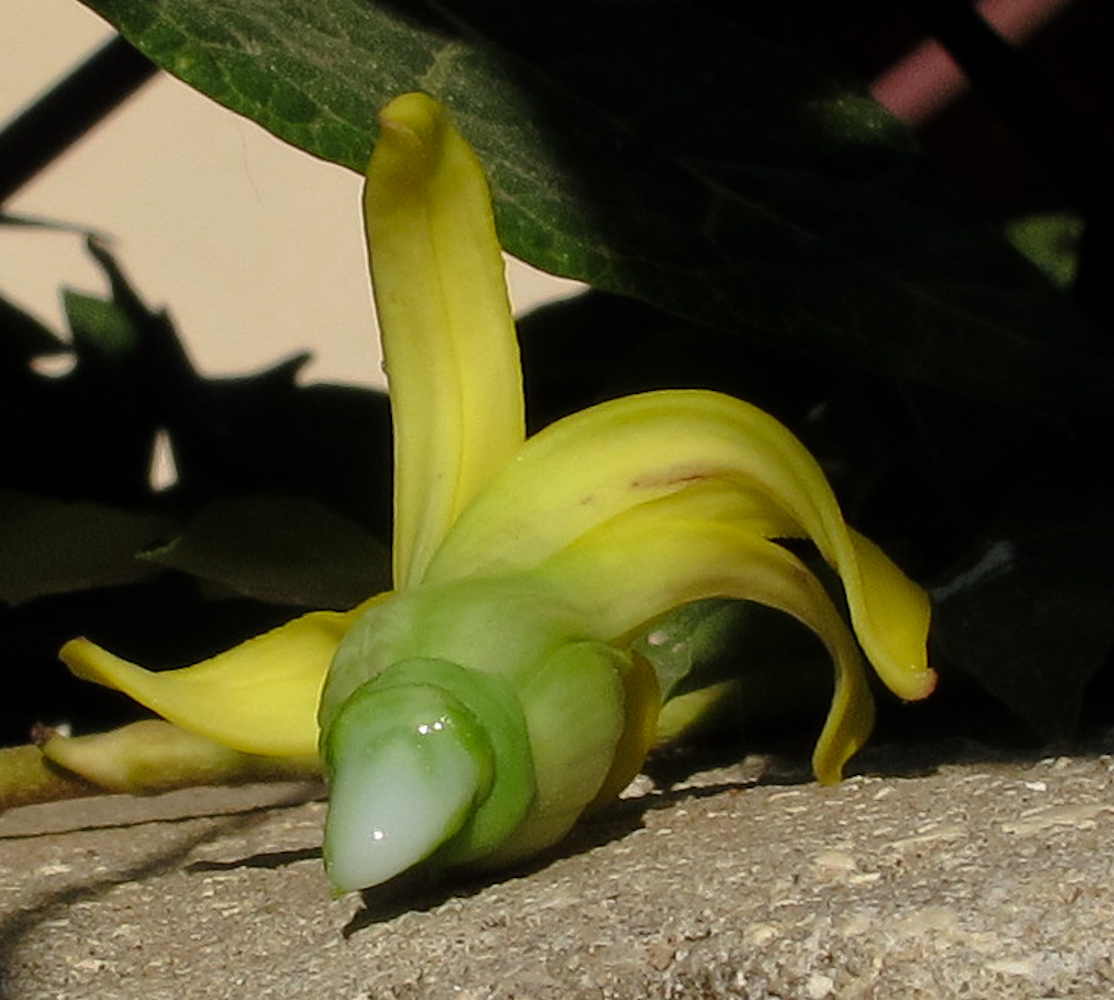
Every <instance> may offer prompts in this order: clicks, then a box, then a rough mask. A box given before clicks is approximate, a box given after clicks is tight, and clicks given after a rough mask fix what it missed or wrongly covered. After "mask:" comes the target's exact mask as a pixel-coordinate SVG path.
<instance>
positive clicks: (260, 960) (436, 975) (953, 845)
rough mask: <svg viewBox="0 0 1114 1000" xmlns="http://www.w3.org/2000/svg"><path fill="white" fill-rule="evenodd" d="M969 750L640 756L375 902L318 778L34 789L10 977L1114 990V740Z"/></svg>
mask: <svg viewBox="0 0 1114 1000" xmlns="http://www.w3.org/2000/svg"><path fill="white" fill-rule="evenodd" d="M937 749H938V748H937ZM966 757H967V760H966V762H961V763H950V764H944V765H941V766H939V767H935V768H933V769H932V770H931V773H927V774H924V775H923V776H918V777H902V776H894V765H893V761H892V759H890V760H889V762H887V758H886V755H885V754H881V755H875V757H873V758H871V759H868V761H867V762H866V766H867V768H868V773H867V775H866V776H860V777H856V778H852V779H850V780H848V781H847V782H845V783H844V784H843V785H841V786H838V787H835V788H820V787H818V786H816V785H814V784H807V783H802V782H800V781H799V780H798V779H797V778H796V777H795V776H794V775H792V774H791V773H787V772H786V771H785V769H784V768H782V769H781V770H780V771H779V767H778V762H777V761H771V760H769V759H759V758H748V759H747V760H746V761H744V762H743V763H741V764H739V765H735V766H731V767H727V768H720V769H713V770H705V771H702V772H700V773H698V774H695V775H690V776H688V777H687V778H685V779H683V780H673V781H665V782H663V783H661V784H659V787H658V788H656V789H651V788H650V787H649V783H648V782H645V781H644V782H643V784H642V787H641V795H640V796H638V797H635V798H630V799H627V800H625V801H623V802H621V803H619V804H617V805H616V806H615V807H614V808H613V809H612V810H610V811H609V812H608V813H607V814H606V815H604V816H603V817H601V818H600V819H599V820H597V821H596V822H594V823H589V824H586V825H585V826H584V828H583V829H582V830H581V831H580V832H579V833H578V835H577V840H576V841H575V842H574V844H572V845H570V851H569V852H567V853H564V854H562V855H561V856H559V857H556V858H553V859H550V860H548V861H547V862H545V863H544V864H541V865H539V866H537V867H536V868H535V869H533V870H532V871H530V872H526V873H521V872H520V873H516V874H511V875H506V876H504V877H502V878H499V879H487V880H481V881H472V882H464V883H457V884H455V885H453V886H449V887H447V888H446V887H443V886H442V887H438V886H428V885H427V886H418V885H400V886H398V887H395V888H394V889H393V891H392V892H389V893H386V894H382V893H381V894H379V895H378V896H376V897H369V899H367V900H361V899H359V898H357V897H349V898H346V899H342V900H340V901H333V900H331V899H330V898H329V896H328V893H327V890H326V886H325V883H324V879H323V876H322V872H321V866H320V860H319V852H318V845H319V842H320V840H319V838H320V826H321V822H322V818H323V814H324V806H323V804H322V803H321V802H320V801H319V800H316V799H313V798H309V799H308V800H307V797H308V796H312V795H313V794H314V792H315V789H312V788H307V787H299V786H290V785H287V786H271V787H257V788H252V789H247V790H243V789H241V790H235V791H233V790H194V791H190V792H185V793H175V794H173V795H168V796H163V797H161V798H159V799H152V800H130V799H126V798H105V799H99V800H86V801H79V802H69V803H59V804H57V805H53V806H49V807H44V806H39V807H28V808H25V809H21V810H13V811H12V812H10V813H8V814H6V815H4V816H0V1000H84V998H89V1000H92V998H96V1000H130V998H136V1000H139V998H142V1000H170V998H173V1000H179V998H181V997H187V996H195V997H205V998H207V1000H220V998H226V997H236V998H244V997H251V998H255V997H260V998H262V997H272V996H279V997H283V998H284V1000H301V998H306V1000H310V998H312V1000H323V998H330V1000H332V998H336V1000H359V998H374V1000H380V998H384V1000H387V998H397V1000H403V998H406V1000H411V998H413V1000H419V998H434V997H437V998H442V997H447V998H461V1000H480V998H484V1000H488V998H490V1000H496V998H498V1000H511V998H514V1000H527V998H530V1000H558V998H560V1000H577V998H593V1000H600V998H611V997H614V998H632V1000H633V998H641V997H647V998H677V997H741V998H747V1000H773V998H783V1000H791V998H792V1000H798V998H800V1000H826V998H829V997H831V998H840V1000H845V998H879V1000H881V998H886V1000H892V998H945V997H947V998H951V997H963V996H970V997H996V998H1013V997H1019V998H1020V997H1024V998H1027V1000H1033V998H1047V1000H1052V998H1058V997H1087V998H1094V997H1101V996H1114V964H1112V957H1111V956H1112V948H1114V945H1112V942H1114V935H1112V934H1111V928H1112V927H1114V847H1112V845H1114V760H1112V758H1111V757H1110V756H1109V755H1106V754H1102V753H1097V754H1091V755H1087V756H1079V757H1068V756H1064V757H1053V758H1046V759H1043V760H1039V761H1027V762H1017V761H1014V762H1002V761H992V760H989V759H988V758H989V755H987V754H980V752H979V751H978V750H977V748H976V749H975V750H974V751H973V752H968V753H967V754H966ZM925 759H926V760H932V759H936V760H939V759H941V757H940V754H939V753H935V755H934V752H933V751H928V752H926V755H925ZM872 762H873V766H874V770H875V773H873V774H871V773H870V771H869V768H870V767H871V766H872ZM903 769H904V773H906V774H908V773H910V771H909V770H908V768H907V767H906V765H905V764H901V765H899V766H898V771H899V772H900V771H901V770H903ZM384 895H385V896H386V898H384Z"/></svg>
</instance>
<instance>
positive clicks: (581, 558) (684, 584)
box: [537, 482, 874, 782]
mask: <svg viewBox="0 0 1114 1000" xmlns="http://www.w3.org/2000/svg"><path fill="white" fill-rule="evenodd" d="M754 514H755V504H754V502H753V498H751V497H748V496H747V495H746V494H745V492H740V491H739V490H737V489H733V488H732V487H731V486H730V485H729V484H724V483H714V482H713V483H709V484H704V485H699V486H691V487H688V488H687V489H685V490H683V491H681V492H678V493H675V494H673V495H670V496H666V497H662V498H660V499H658V500H656V501H651V502H648V503H645V504H643V505H640V506H638V507H634V508H632V509H630V510H628V511H626V512H624V513H622V514H619V515H617V516H616V517H614V518H612V519H611V520H610V521H608V522H607V523H606V524H604V525H602V526H600V527H599V528H597V529H596V530H595V531H592V532H591V533H589V534H587V535H585V536H584V537H583V538H582V539H580V540H579V541H578V542H576V543H574V544H573V545H571V546H569V547H568V548H567V549H565V550H564V551H562V552H560V553H559V554H557V555H555V556H553V557H552V558H551V559H549V560H548V561H546V562H545V563H544V564H543V565H542V566H541V567H539V569H538V571H537V572H538V573H539V574H541V575H542V576H544V577H545V578H546V579H548V580H551V581H553V582H554V583H555V584H556V583H559V584H560V585H561V586H562V588H563V589H564V591H565V593H566V594H567V595H569V600H571V601H575V602H576V603H577V604H579V605H580V606H581V607H582V609H583V615H584V620H585V622H590V624H591V628H592V629H593V630H597V629H598V630H599V636H600V638H604V639H610V640H612V641H618V642H620V643H621V642H622V641H623V640H624V639H626V638H629V637H630V636H631V635H632V634H633V633H635V632H638V631H641V630H643V629H644V628H645V627H646V626H647V625H648V624H649V623H651V622H652V621H653V620H654V619H655V618H657V617H659V616H661V615H663V614H665V613H666V612H667V611H669V610H671V609H673V608H676V607H679V606H681V605H683V604H687V603H689V602H691V601H697V600H701V599H703V598H708V597H729V598H736V599H740V600H751V601H757V602H759V603H761V604H765V605H767V606H768V607H772V608H777V609H779V610H781V611H784V612H786V613H787V614H790V615H792V616H793V617H794V618H796V619H797V620H798V621H800V622H802V623H803V624H804V625H806V626H808V627H809V628H810V629H812V631H813V632H815V633H816V635H817V636H818V637H819V638H820V640H821V641H822V642H823V643H824V645H825V646H826V647H827V649H828V652H829V654H830V655H831V657H832V662H833V664H834V667H835V687H834V692H833V696H832V704H831V708H830V709H829V712H828V717H827V720H826V722H825V725H824V728H823V731H822V732H821V734H820V737H819V740H818V741H817V745H816V750H815V752H814V754H813V768H814V770H815V772H816V776H817V778H819V780H820V781H822V782H834V781H838V780H839V779H840V776H841V773H842V768H843V765H844V764H845V763H846V762H847V760H848V759H849V758H850V757H851V756H852V754H854V753H855V752H856V751H857V750H858V749H859V748H860V747H861V746H862V745H863V743H864V742H865V741H866V739H867V737H868V736H869V734H870V730H871V727H872V725H873V721H874V702H873V699H872V697H871V694H870V690H869V688H868V687H867V683H866V675H865V672H864V669H863V663H862V659H861V657H860V654H859V650H858V647H857V645H856V643H855V639H854V637H853V636H852V634H851V632H850V630H849V629H848V627H847V625H846V624H845V623H844V621H843V618H842V617H841V616H840V614H839V611H838V610H837V609H836V607H835V605H834V604H833V603H832V601H831V598H830V597H829V596H828V594H827V592H826V591H825V590H824V587H823V586H822V585H821V583H820V581H819V580H817V579H816V577H815V576H814V575H813V574H812V572H811V571H809V569H808V568H807V567H806V566H805V565H804V564H803V563H802V562H801V561H800V560H799V559H798V558H797V557H796V556H794V555H793V554H792V553H791V552H789V551H788V550H787V549H785V548H783V547H782V546H780V545H777V544H776V543H774V542H771V541H768V540H767V539H766V538H764V537H762V535H761V534H758V533H756V532H755V530H754V528H755V525H756V524H761V523H762V522H761V519H760V518H759V519H758V520H755V519H754V517H753V515H754Z"/></svg>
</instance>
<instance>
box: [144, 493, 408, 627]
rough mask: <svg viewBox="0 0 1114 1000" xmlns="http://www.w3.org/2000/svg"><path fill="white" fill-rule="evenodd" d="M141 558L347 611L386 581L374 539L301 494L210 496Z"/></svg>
mask: <svg viewBox="0 0 1114 1000" xmlns="http://www.w3.org/2000/svg"><path fill="white" fill-rule="evenodd" d="M146 558H147V559H148V560H149V561H151V562H153V563H157V564H158V565H160V566H166V567H169V568H172V569H177V570H181V571H182V572H184V573H189V574H191V575H192V576H196V577H199V578H201V579H203V580H207V581H210V582H212V583H217V584H220V585H222V586H224V587H227V588H229V589H230V590H232V591H235V592H236V593H238V594H242V595H244V596H246V597H253V598H256V599H258V600H262V601H270V602H272V603H275V604H294V605H300V606H302V607H307V608H335V609H338V610H340V609H346V608H349V607H352V606H353V605H355V604H357V603H359V602H360V601H362V600H364V599H365V598H367V597H370V596H371V595H372V594H375V593H378V592H379V591H381V590H385V589H387V588H388V587H389V586H390V558H389V556H388V554H387V550H386V548H385V547H384V546H383V545H382V544H381V543H380V542H378V541H376V539H375V538H373V537H372V536H371V535H370V534H369V533H368V532H367V531H365V530H364V529H363V528H361V527H360V526H359V525H358V524H356V523H355V522H354V521H351V520H349V519H348V518H346V517H343V516H342V515H340V514H337V513H336V512H335V511H332V510H330V509H329V508H328V507H325V506H324V505H323V504H320V503H317V502H316V501H313V500H307V499H304V498H299V497H264V496H255V497H237V498H231V499H224V500H214V501H213V502H212V503H209V504H207V505H205V506H204V507H203V508H202V509H201V510H200V511H198V513H197V514H196V515H195V516H194V517H193V518H192V519H191V520H190V521H189V523H188V524H187V525H186V526H185V528H184V529H183V530H182V532H181V534H180V535H179V536H178V537H177V538H175V539H174V541H172V542H171V543H170V544H169V545H167V546H165V547H163V548H161V549H159V550H157V551H155V552H151V553H149V554H148V555H147V557H146Z"/></svg>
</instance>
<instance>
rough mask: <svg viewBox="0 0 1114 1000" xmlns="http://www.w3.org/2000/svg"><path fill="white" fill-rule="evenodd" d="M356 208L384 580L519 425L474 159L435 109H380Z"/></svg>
mask: <svg viewBox="0 0 1114 1000" xmlns="http://www.w3.org/2000/svg"><path fill="white" fill-rule="evenodd" d="M380 123H381V125H382V131H381V133H380V136H379V140H378V142H377V144H376V146H375V152H374V153H373V154H372V157H371V162H370V163H369V164H368V173H367V185H366V188H365V196H364V207H365V219H366V225H367V240H368V249H369V254H370V258H371V273H372V281H373V284H374V287H375V302H376V310H377V312H378V314H379V322H380V327H381V333H382V340H383V355H384V359H385V364H386V371H387V377H388V379H389V381H390V394H391V407H392V413H393V418H394V434H395V539H394V567H395V569H394V572H395V586H396V587H404V586H407V585H409V584H411V583H414V582H416V581H417V580H419V579H420V578H421V576H422V573H423V570H424V569H425V565H426V563H427V561H428V560H429V557H430V556H431V555H432V553H433V550H434V549H435V548H436V547H437V545H438V544H439V543H440V541H441V539H442V537H443V536H444V534H445V532H446V531H447V530H448V529H449V527H450V525H452V523H453V521H454V520H455V519H456V516H457V514H458V513H459V512H460V510H461V509H462V508H463V507H464V506H465V505H466V504H467V503H468V502H469V501H470V500H471V499H472V497H473V496H474V495H475V494H476V493H477V492H478V491H479V490H480V489H481V488H482V487H483V486H484V485H485V483H486V482H487V481H488V480H489V479H490V478H491V476H492V475H493V474H494V473H495V471H496V470H497V469H499V468H500V467H501V466H502V465H503V464H504V463H505V462H506V461H507V459H508V458H509V457H510V456H511V455H512V454H513V453H514V451H515V450H516V449H517V448H518V446H519V445H520V444H521V443H522V440H523V437H524V433H525V432H524V416H523V410H524V407H523V400H522V372H521V368H520V364H519V356H518V342H517V340H516V337H515V328H514V319H513V317H512V314H511V308H510V304H509V302H508V300H507V290H506V282H505V279H504V272H503V258H502V253H501V250H500V246H499V241H498V238H497V237H496V234H495V224H494V220H493V217H492V211H491V197H490V194H489V191H488V187H487V182H486V180H485V179H484V175H483V170H482V168H481V167H480V165H479V162H478V161H477V160H476V157H475V155H474V154H473V152H472V150H471V149H470V148H469V146H468V144H467V143H466V142H465V141H464V139H463V138H462V137H461V135H460V134H459V133H458V132H457V131H456V130H455V129H454V128H453V126H452V125H451V124H450V122H449V120H448V116H447V114H446V113H445V111H444V109H443V108H441V107H440V106H439V105H438V104H437V103H436V102H434V101H433V100H432V99H431V98H429V97H427V96H426V95H424V94H406V95H403V96H402V97H399V98H397V99H396V100H394V101H392V102H391V103H390V104H389V105H388V106H387V107H386V109H385V110H384V111H383V112H382V114H381V115H380Z"/></svg>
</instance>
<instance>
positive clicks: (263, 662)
mask: <svg viewBox="0 0 1114 1000" xmlns="http://www.w3.org/2000/svg"><path fill="white" fill-rule="evenodd" d="M367 606H368V605H367V604H366V603H365V604H363V605H361V606H360V607H358V608H355V609H353V610H352V611H347V612H336V611H316V612H314V613H312V614H308V615H303V616H302V617H301V618H295V619H294V620H293V621H290V622H287V623H286V624H285V625H281V626H279V627H278V628H276V629H273V630H272V631H270V632H266V633H264V634H263V635H258V636H256V637H255V638H253V639H249V640H248V641H247V642H245V643H242V644H241V645H239V646H236V647H235V648H234V649H230V650H228V651H227V652H224V653H221V654H219V655H217V656H214V657H213V658H212V659H210V660H205V661H204V662H202V663H198V664H196V665H195V666H192V667H183V668H182V669H180V670H163V671H150V670H144V669H143V668H142V667H139V666H137V665H136V664H134V663H129V662H128V661H127V660H123V659H121V658H120V657H118V656H114V655H113V654H112V653H109V652H108V651H107V650H104V649H101V647H100V646H97V645H96V644H95V643H92V642H90V641H89V640H88V639H72V640H71V641H70V642H68V643H66V645H65V646H63V647H62V650H61V652H60V653H59V656H60V657H61V658H62V661H63V662H64V663H65V664H66V666H68V667H69V668H70V670H71V671H72V672H73V673H74V674H75V675H76V676H78V677H81V678H83V679H84V680H90V681H95V682H96V683H98V684H103V685H104V686H105V687H110V688H115V689H116V690H118V691H123V692H124V693H125V694H127V695H129V696H130V697H132V698H134V699H135V700H136V701H138V702H139V703H140V704H142V705H146V706H147V707H148V708H149V709H151V710H152V711H154V712H157V713H158V714H159V715H161V716H162V717H163V718H165V719H168V720H169V721H170V722H173V723H174V724H175V725H177V726H180V727H181V728H182V729H185V730H188V731H189V732H193V733H197V734H199V735H201V736H204V737H207V738H208V739H210V740H214V741H215V742H217V743H220V744H222V745H223V746H226V747H230V748H231V749H233V750H240V751H243V752H244V753H252V754H266V755H272V756H283V757H294V756H302V755H308V754H314V753H316V752H317V701H318V698H319V696H320V693H321V686H322V684H323V683H324V681H325V672H326V671H327V670H328V667H329V663H330V661H331V660H332V658H333V653H334V652H335V651H336V648H337V645H338V644H339V642H340V640H341V639H342V638H343V636H344V633H345V632H346V631H347V630H348V628H349V627H350V626H351V624H352V623H353V621H354V620H355V618H356V617H357V616H358V615H359V614H360V612H361V611H363V610H364V609H365V608H366V607H367Z"/></svg>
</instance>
